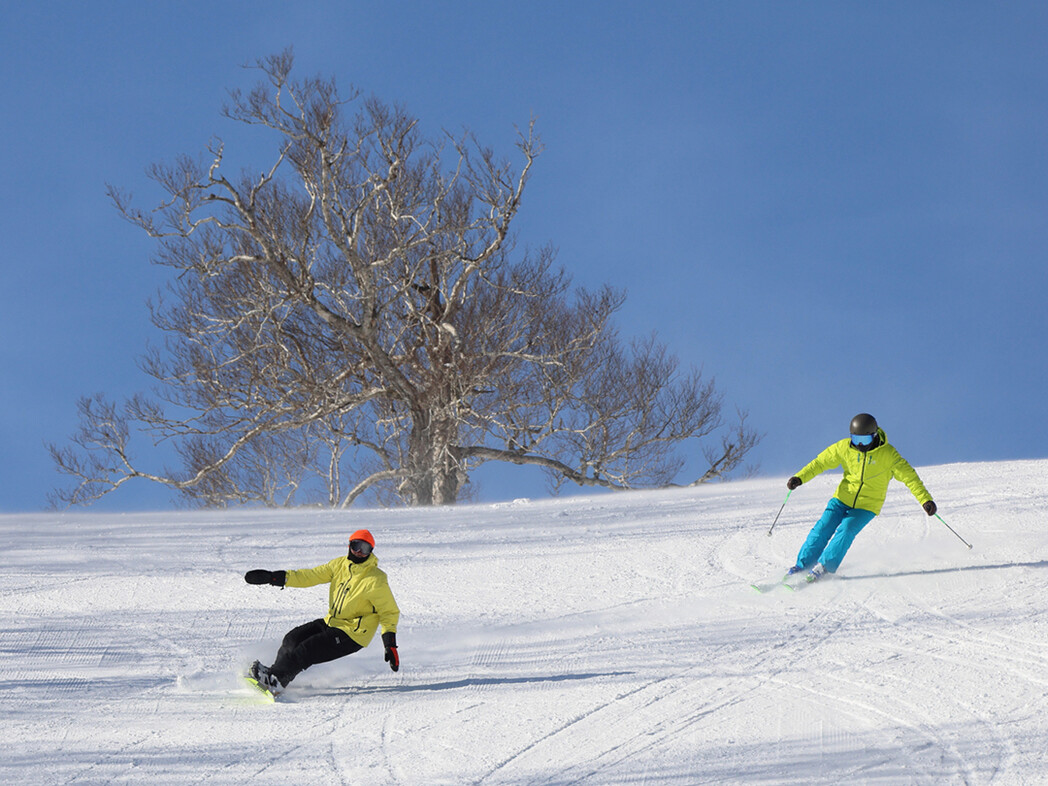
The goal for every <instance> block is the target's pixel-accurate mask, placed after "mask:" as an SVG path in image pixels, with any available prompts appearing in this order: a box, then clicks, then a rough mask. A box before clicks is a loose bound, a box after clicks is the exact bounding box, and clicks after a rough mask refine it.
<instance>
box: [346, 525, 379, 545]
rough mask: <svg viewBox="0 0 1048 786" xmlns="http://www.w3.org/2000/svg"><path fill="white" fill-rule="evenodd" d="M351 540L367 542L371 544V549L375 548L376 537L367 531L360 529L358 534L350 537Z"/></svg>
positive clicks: (355, 533)
mask: <svg viewBox="0 0 1048 786" xmlns="http://www.w3.org/2000/svg"><path fill="white" fill-rule="evenodd" d="M349 539H350V540H364V541H367V542H368V543H370V544H371V548H375V537H374V536H373V535H372V534H371V533H370V532H368V531H367V530H366V529H358V530H357V531H356V532H354V533H353V534H352V535H350V536H349Z"/></svg>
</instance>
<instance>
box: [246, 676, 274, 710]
mask: <svg viewBox="0 0 1048 786" xmlns="http://www.w3.org/2000/svg"><path fill="white" fill-rule="evenodd" d="M241 676H242V677H243V678H244V682H246V683H247V684H248V685H250V686H251V687H252V688H254V689H255V690H257V691H258V692H259V693H261V694H262V695H263V696H265V697H266V700H267V701H268V702H269V703H270V704H272V703H274V702H275V701H276V700H277V697H276V696H275V695H274V694H273V692H272V691H271V690H270V689H269V688H267V687H266V686H265V685H262V684H261V683H260V682H259V681H258V680H256V679H255V678H254V677H252V676H251V675H249V674H242V675H241Z"/></svg>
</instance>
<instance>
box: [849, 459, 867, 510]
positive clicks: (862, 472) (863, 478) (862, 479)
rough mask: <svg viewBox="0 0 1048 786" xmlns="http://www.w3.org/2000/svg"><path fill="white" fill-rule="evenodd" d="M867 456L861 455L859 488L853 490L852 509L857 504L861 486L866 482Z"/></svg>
mask: <svg viewBox="0 0 1048 786" xmlns="http://www.w3.org/2000/svg"><path fill="white" fill-rule="evenodd" d="M867 455H868V454H866V453H863V454H862V469H861V470H860V471H859V488H857V489H855V499H854V500H853V501H852V507H853V508H854V507H855V506H856V505H858V504H859V494H861V493H862V486H863V484H864V483H865V482H866V456H867Z"/></svg>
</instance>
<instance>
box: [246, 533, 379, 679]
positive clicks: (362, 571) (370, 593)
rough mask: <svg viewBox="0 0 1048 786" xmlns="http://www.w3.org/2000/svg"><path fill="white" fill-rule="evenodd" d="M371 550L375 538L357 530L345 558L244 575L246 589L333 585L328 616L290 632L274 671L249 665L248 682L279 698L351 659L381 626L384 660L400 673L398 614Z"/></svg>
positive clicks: (350, 538)
mask: <svg viewBox="0 0 1048 786" xmlns="http://www.w3.org/2000/svg"><path fill="white" fill-rule="evenodd" d="M374 548H375V538H374V537H373V536H372V535H371V533H370V532H368V531H367V530H366V529H361V530H357V531H356V532H354V533H353V534H352V535H350V537H349V554H348V555H347V556H345V557H336V558H335V559H333V560H331V562H328V563H326V564H324V565H318V566H317V567H315V568H307V569H305V570H276V571H269V570H249V571H248V572H247V573H245V574H244V581H246V582H247V583H248V584H273V585H275V586H278V587H313V586H315V585H317V584H322V583H324V582H325V581H327V582H330V583H331V587H330V589H329V590H328V614H327V616H326V617H324V618H323V619H317V620H313V621H312V622H307V623H306V624H305V625H300V626H299V627H297V628H295V629H293V630H291V631H289V632H288V634H287V635H286V636H284V640H283V642H282V643H281V645H280V649H279V650H278V651H277V657H276V660H275V661H273V665H272V666H263V665H262V664H261V663H259V662H258V661H257V660H256V661H255V662H254V663H253V664H252V665H251V667H250V669H249V670H248V675H249V676H250V677H251V678H252V679H254V680H255V681H257V682H258V684H259V685H260V686H262V687H263V688H266V689H268V690H269V691H270V692H271V693H273V694H274V695H275V694H278V693H280V692H281V691H283V690H284V688H286V687H287V685H288V683H289V682H291V680H293V679H295V677H296V676H298V674H299V673H301V672H302V671H304V670H305V669H308V668H309V667H310V666H312V665H314V664H316V663H325V662H327V661H330V660H335V658H341V657H344V656H345V655H352V654H353V653H354V652H358V651H360V650H362V649H363V648H364V647H366V646H368V644H370V643H371V639H372V638H373V637H374V635H375V631H376V629H377V628H378V626H379V625H381V626H382V645H383V647H384V648H385V660H386V662H387V663H389V667H390V668H391V669H392V670H393V671H397V670H398V669H400V656H399V654H398V653H397V621H398V620H399V619H400V609H399V608H397V602H396V600H394V598H393V593H392V592H391V591H390V589H389V582H388V580H387V579H386V574H385V573H384V572H382V571H381V570H379V567H378V557H376V556H375V555H374V554H373V553H372V552H373V550H374Z"/></svg>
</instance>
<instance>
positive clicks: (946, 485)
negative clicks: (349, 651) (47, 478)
mask: <svg viewBox="0 0 1048 786" xmlns="http://www.w3.org/2000/svg"><path fill="white" fill-rule="evenodd" d="M920 472H921V475H922V477H923V479H924V481H925V483H926V485H927V486H928V488H929V489H930V490H931V491H932V493H933V494H934V495H935V498H936V500H937V502H938V503H939V506H940V512H941V515H942V516H943V518H944V519H945V520H946V521H947V522H949V523H950V525H951V526H953V527H954V529H956V530H957V531H958V532H959V533H960V534H961V535H963V536H964V537H965V538H966V539H967V540H969V541H970V542H972V543H973V544H974V549H972V550H971V551H969V550H968V549H967V548H966V547H965V546H964V545H963V544H962V543H961V542H960V541H959V540H958V539H957V538H955V537H954V536H953V535H952V534H951V533H950V532H949V531H948V530H947V529H946V528H945V527H944V526H942V524H941V523H940V522H939V521H938V520H936V519H929V518H928V517H927V516H925V515H924V513H923V512H922V511H921V509H920V508H919V507H918V505H917V503H916V502H915V500H914V499H913V498H912V497H911V496H910V494H909V492H907V490H906V489H905V487H904V486H902V485H901V484H897V483H896V484H893V485H892V489H891V491H890V492H889V495H888V503H887V504H886V505H885V508H884V511H883V513H882V514H881V516H879V517H878V518H877V519H875V520H874V522H873V524H871V525H870V527H869V528H868V529H867V530H866V531H865V532H863V534H862V535H860V536H859V538H858V539H857V540H856V542H855V545H854V547H853V548H852V551H851V553H850V554H849V555H848V558H847V559H846V560H845V562H844V564H843V566H842V568H841V572H840V574H838V576H836V577H833V578H831V579H829V580H827V581H825V582H824V583H820V584H816V585H813V586H811V587H806V588H805V589H803V590H801V591H799V592H796V593H791V592H789V591H788V590H776V591H775V592H774V593H770V594H768V595H759V594H757V593H756V592H754V591H753V590H751V589H750V588H749V586H748V582H749V581H750V580H752V579H756V578H760V577H764V576H766V575H768V574H770V573H771V572H773V571H775V570H778V569H780V568H782V567H784V566H786V565H788V564H790V563H791V561H792V559H793V557H794V554H795V553H796V550H797V548H798V546H799V545H800V542H801V540H802V539H803V537H804V535H805V534H806V533H807V530H808V528H809V526H810V525H811V523H812V522H813V521H814V519H815V518H816V517H817V516H818V514H819V513H820V512H821V510H822V508H823V506H824V505H825V503H826V500H827V499H828V498H829V496H830V495H831V494H832V493H833V489H834V487H835V483H836V481H837V478H836V477H833V476H830V475H824V476H822V477H820V478H818V479H816V480H815V481H813V482H812V483H810V484H807V485H805V486H803V487H801V489H799V490H798V491H796V492H794V493H793V495H792V496H791V498H790V500H789V502H788V503H787V505H786V508H785V510H784V511H783V514H782V517H781V518H780V520H779V523H778V525H777V527H776V530H775V533H774V535H773V536H772V537H767V534H766V533H767V529H768V526H769V525H770V523H771V520H772V518H773V517H774V514H775V513H776V511H777V510H778V509H779V506H780V505H782V501H783V499H784V497H785V485H784V481H785V478H776V479H772V480H752V481H745V482H738V483H730V484H717V485H712V486H707V487H703V488H698V489H688V490H678V491H666V492H657V493H635V494H626V495H602V496H594V497H583V498H570V499H566V500H551V501H526V500H519V501H516V502H513V503H506V504H500V505H484V506H479V505H478V506H471V507H457V508H450V509H440V510H422V511H419V510H411V511H403V510H399V511H366V510H358V511H350V512H344V513H330V512H315V511H314V512H302V511H279V512H244V511H238V512H233V513H223V512H206V513H197V512H193V513H157V514H148V515H142V514H135V515H96V514H89V513H75V514H49V515H48V514H38V515H9V516H0V552H2V554H3V567H2V571H0V629H2V633H0V636H2V639H0V640H2V644H0V708H2V711H0V739H2V740H3V746H2V750H0V782H2V783H18V784H58V783H61V784H88V783H149V784H164V783H206V784H233V783H252V784H269V783H274V784H275V783H296V784H308V785H309V786H314V785H315V784H343V783H345V784H396V783H403V784H445V783H446V784H466V783H477V784H508V783H512V784H529V783H533V784H567V783H586V784H619V783H630V784H640V783H651V784H697V783H760V784H773V783H842V782H846V783H892V784H894V783H929V784H932V783H934V784H941V783H969V784H987V783H998V784H1025V783H1045V782H1048V761H1046V758H1048V757H1046V747H1048V712H1046V710H1048V649H1046V641H1048V611H1046V607H1048V603H1046V589H1048V556H1046V555H1048V527H1046V526H1045V524H1044V510H1045V507H1046V502H1048V489H1046V484H1045V480H1046V478H1048V461H1030V462H1015V463H992V464H964V465H948V466H936V467H925V468H921V469H920ZM361 526H366V527H368V528H370V529H371V530H372V531H373V532H374V533H375V535H376V537H377V539H378V549H377V553H378V555H379V558H380V564H381V565H382V567H383V568H384V569H385V570H386V571H387V573H388V574H389V576H390V581H391V585H392V587H393V590H394V592H395V594H396V596H397V600H398V602H399V604H400V606H401V608H402V611H403V615H402V618H401V625H400V630H399V633H398V638H399V642H400V653H401V657H402V659H403V667H402V669H401V671H400V672H399V673H397V674H394V673H392V672H391V671H389V669H388V667H387V666H386V665H385V664H384V663H383V661H382V649H381V646H380V645H379V643H378V642H377V640H376V642H375V643H374V644H372V646H371V647H370V648H368V649H367V650H364V651H363V652H361V653H358V654H356V655H353V656H350V657H348V658H344V659H342V660H339V661H335V662H333V663H330V664H324V665H321V666H317V667H314V668H313V669H310V670H309V671H307V672H305V673H303V674H302V675H301V676H300V677H299V679H298V680H296V681H295V682H294V683H293V684H292V686H291V688H290V689H289V690H288V692H287V693H286V694H285V696H284V697H283V699H282V700H281V701H279V702H278V703H276V704H264V703H262V702H261V701H260V700H259V697H258V696H257V694H254V693H252V692H250V691H249V690H248V689H246V688H244V687H242V686H241V684H240V682H239V680H238V678H237V676H236V673H237V671H238V670H239V669H241V668H242V667H244V666H245V665H246V664H247V663H248V662H249V661H250V660H252V659H253V658H255V657H258V658H261V659H262V660H263V661H266V662H268V661H269V660H271V658H272V655H273V653H274V652H275V650H276V646H277V644H278V642H279V640H280V637H281V636H282V635H283V633H284V632H285V631H286V630H287V629H289V628H291V627H293V626H294V625H296V624H299V623H301V622H304V621H306V620H309V619H313V618H315V617H317V616H321V615H322V613H323V611H324V607H325V604H326V598H327V595H326V587H315V588H311V589H297V590H296V589H289V590H283V591H282V590H279V589H277V588H275V587H255V586H249V585H247V584H245V583H244V581H243V579H242V575H243V573H244V571H245V570H247V569H248V568H255V567H266V568H281V567H308V566H312V565H315V564H319V563H321V562H324V561H327V560H328V559H330V558H331V557H333V556H337V555H339V554H340V553H342V552H343V549H344V544H345V541H346V539H347V536H348V533H349V532H351V531H352V530H354V529H356V528H358V527H361Z"/></svg>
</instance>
